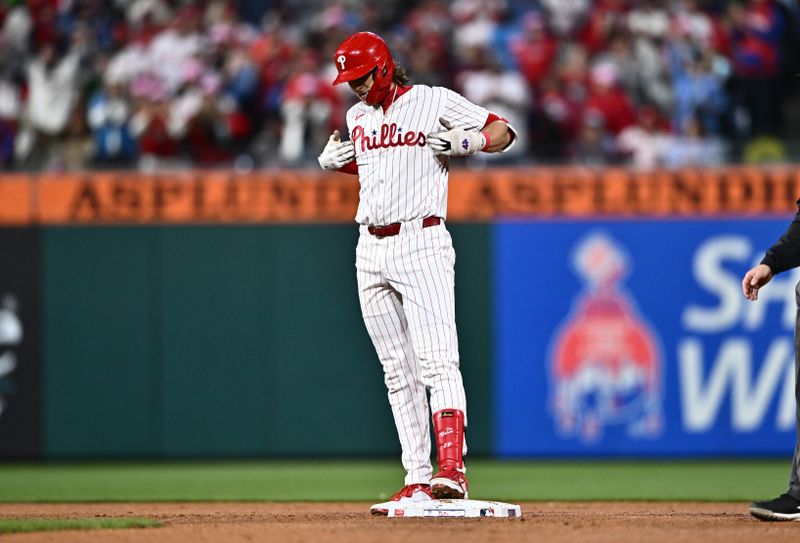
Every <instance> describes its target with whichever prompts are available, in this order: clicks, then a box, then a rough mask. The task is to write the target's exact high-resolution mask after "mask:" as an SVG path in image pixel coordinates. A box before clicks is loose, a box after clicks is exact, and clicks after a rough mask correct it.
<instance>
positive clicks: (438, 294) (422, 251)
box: [387, 225, 467, 452]
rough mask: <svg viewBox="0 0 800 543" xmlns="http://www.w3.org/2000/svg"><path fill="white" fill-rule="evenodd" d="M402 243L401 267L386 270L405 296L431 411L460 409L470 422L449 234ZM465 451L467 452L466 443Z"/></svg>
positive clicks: (436, 232) (441, 231)
mask: <svg viewBox="0 0 800 543" xmlns="http://www.w3.org/2000/svg"><path fill="white" fill-rule="evenodd" d="M398 241H400V243H399V244H398V245H397V246H395V248H394V251H395V253H396V254H395V261H396V262H397V263H398V264H397V266H395V267H392V266H387V267H388V268H389V269H390V270H391V272H392V279H393V280H392V284H393V285H394V286H395V287H396V288H397V289H398V290H399V291H400V292H401V294H402V296H403V307H404V309H405V314H406V317H407V318H408V327H409V331H410V334H411V337H412V342H413V345H414V352H415V353H416V355H417V358H418V359H419V361H420V364H421V366H422V381H423V383H424V385H425V387H426V388H427V390H428V391H429V392H430V404H431V410H432V411H433V412H434V413H435V412H436V411H439V410H441V409H445V408H455V409H459V410H461V411H463V412H464V416H465V419H464V420H465V422H466V408H467V401H466V395H465V393H464V383H463V380H462V377H461V371H460V369H459V354H458V334H457V332H456V319H455V267H454V266H455V251H454V250H453V243H452V240H451V238H450V234H449V232H448V231H447V229H446V228H445V227H444V226H443V225H442V226H438V227H431V228H425V229H423V230H421V231H419V232H416V233H415V234H414V235H408V236H404V237H401V239H400V240H398ZM464 449H465V452H466V440H465V447H464Z"/></svg>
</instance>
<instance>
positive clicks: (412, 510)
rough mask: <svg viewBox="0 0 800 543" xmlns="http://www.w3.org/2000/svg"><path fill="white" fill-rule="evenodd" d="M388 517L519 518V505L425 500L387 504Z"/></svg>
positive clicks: (480, 501) (479, 501)
mask: <svg viewBox="0 0 800 543" xmlns="http://www.w3.org/2000/svg"><path fill="white" fill-rule="evenodd" d="M388 509H389V513H388V514H387V516H389V517H429V518H480V517H503V518H520V517H522V509H521V508H520V506H519V505H514V504H511V503H503V502H491V501H482V500H427V501H421V502H413V503H404V504H395V505H390V506H389V508H388Z"/></svg>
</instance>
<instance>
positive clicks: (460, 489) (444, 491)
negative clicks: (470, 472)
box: [431, 469, 469, 500]
mask: <svg viewBox="0 0 800 543" xmlns="http://www.w3.org/2000/svg"><path fill="white" fill-rule="evenodd" d="M467 486H468V485H467V476H466V475H464V474H463V473H461V472H460V471H458V470H455V469H444V470H442V471H440V472H439V473H437V474H436V475H434V476H433V479H431V494H432V495H433V497H434V498H435V499H437V500H466V499H467V497H468V495H469V493H468V492H467Z"/></svg>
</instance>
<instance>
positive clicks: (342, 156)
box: [317, 130, 356, 170]
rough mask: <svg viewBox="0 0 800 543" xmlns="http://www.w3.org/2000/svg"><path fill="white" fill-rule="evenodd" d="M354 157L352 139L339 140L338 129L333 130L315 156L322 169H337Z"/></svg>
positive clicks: (354, 148)
mask: <svg viewBox="0 0 800 543" xmlns="http://www.w3.org/2000/svg"><path fill="white" fill-rule="evenodd" d="M355 158H356V147H355V145H354V144H353V142H352V141H341V140H340V139H339V131H338V130H334V131H333V134H331V137H330V138H328V144H327V145H326V146H325V149H323V150H322V153H320V155H319V156H318V157H317V160H318V161H319V165H320V166H322V169H323V170H338V169H339V168H341V167H342V166H344V165H345V164H347V163H349V162H351V161H352V160H353V159H355Z"/></svg>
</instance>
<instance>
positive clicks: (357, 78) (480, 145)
mask: <svg viewBox="0 0 800 543" xmlns="http://www.w3.org/2000/svg"><path fill="white" fill-rule="evenodd" d="M333 61H334V63H335V65H336V69H337V70H338V76H337V77H336V79H335V81H334V82H333V84H334V85H337V84H340V83H347V84H349V85H350V88H351V89H352V90H353V92H354V93H355V94H356V95H357V96H358V98H359V102H358V103H356V104H355V105H354V106H353V107H352V108H350V110H349V111H348V112H347V128H348V131H349V133H350V140H348V141H343V140H341V138H340V135H339V132H338V131H335V132H334V133H333V134H332V135H331V137H330V140H329V141H328V144H327V145H326V146H325V149H324V150H323V151H322V153H321V154H320V155H319V163H320V166H322V168H323V169H325V170H338V171H342V172H346V173H352V174H357V175H358V177H359V182H360V186H361V188H360V192H359V205H358V211H357V214H356V222H358V223H359V224H360V228H359V231H360V236H359V241H358V246H357V248H356V272H357V279H358V289H359V301H360V305H361V313H362V316H363V319H364V323H365V325H366V327H367V331H368V333H369V335H370V337H371V339H372V343H373V345H374V346H375V350H376V351H377V353H378V357H379V358H380V361H381V364H382V365H383V372H384V382H385V384H386V388H387V389H388V396H389V404H390V405H391V408H392V415H393V417H394V422H395V425H396V427H397V433H398V436H399V438H400V445H401V447H402V462H403V467H404V468H405V470H406V477H405V486H404V487H403V488H402V489H400V491H398V492H397V493H396V494H395V495H394V496H392V498H391V499H390V500H389V502H386V503H380V504H375V505H373V506H372V508H371V511H372V513H373V514H386V513H387V507H388V506H389V505H390V504H391V502H401V503H405V502H416V501H422V500H430V499H432V498H437V499H441V498H466V497H467V496H468V492H467V478H466V475H465V472H466V468H465V467H464V460H463V455H464V454H465V453H466V450H467V446H466V442H465V440H464V428H465V427H466V425H467V416H466V398H465V395H464V385H463V382H462V378H461V372H460V370H459V356H458V338H457V334H456V322H455V300H454V279H455V272H454V264H455V252H454V251H453V244H452V240H451V238H450V233H449V232H448V231H447V229H446V228H445V217H446V215H447V183H448V172H449V161H450V157H459V156H467V155H472V154H475V153H477V152H480V151H483V152H489V153H492V152H503V151H506V150H508V149H509V148H510V147H511V146H512V145H513V144H514V142H515V141H516V139H517V138H516V132H515V131H514V129H513V128H511V127H510V126H509V125H508V123H507V122H506V121H505V119H502V118H501V117H499V116H498V115H496V114H494V113H490V112H489V111H487V110H485V109H484V108H482V107H480V106H477V105H475V104H473V103H471V102H469V101H468V100H467V99H465V98H464V97H462V96H460V95H459V94H457V93H456V92H453V91H451V90H449V89H446V88H442V87H428V86H425V85H410V84H409V82H408V78H407V76H406V73H405V70H404V69H403V68H402V67H401V66H399V65H397V64H395V62H394V60H393V59H392V56H391V53H390V52H389V48H388V47H387V45H386V43H385V42H384V41H383V40H382V39H381V38H380V37H379V36H377V35H375V34H372V33H370V32H358V33H356V34H353V35H352V36H350V37H348V38H347V39H346V40H344V41H343V42H342V43H341V45H340V46H339V48H338V49H336V52H335V53H334V55H333ZM431 414H432V419H433V427H434V432H435V437H436V447H437V460H438V468H439V471H438V472H437V473H436V474H435V475H434V474H433V470H432V467H431V460H430V456H431V443H430V437H429V435H430V434H429V422H428V417H429V416H430V415H431Z"/></svg>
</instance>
